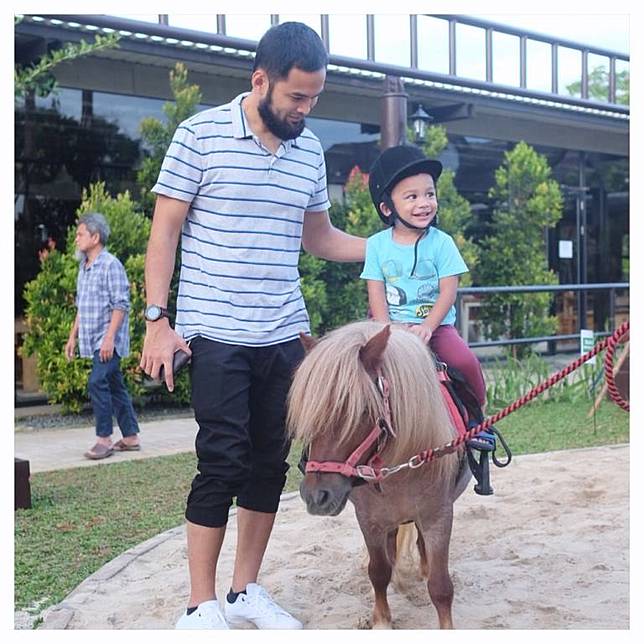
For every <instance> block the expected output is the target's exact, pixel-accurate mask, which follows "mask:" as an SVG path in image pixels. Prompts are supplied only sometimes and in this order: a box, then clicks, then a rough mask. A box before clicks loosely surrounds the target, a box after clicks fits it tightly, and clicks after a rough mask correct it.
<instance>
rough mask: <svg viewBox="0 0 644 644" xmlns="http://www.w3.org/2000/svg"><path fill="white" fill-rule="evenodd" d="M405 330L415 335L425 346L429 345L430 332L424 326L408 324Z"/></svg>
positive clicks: (427, 327)
mask: <svg viewBox="0 0 644 644" xmlns="http://www.w3.org/2000/svg"><path fill="white" fill-rule="evenodd" d="M407 329H408V330H409V331H411V332H412V333H413V334H414V335H417V336H418V337H419V338H420V339H421V340H422V341H423V342H424V343H425V344H429V341H430V339H431V337H432V330H431V329H430V328H429V326H427V325H426V324H409V325H407Z"/></svg>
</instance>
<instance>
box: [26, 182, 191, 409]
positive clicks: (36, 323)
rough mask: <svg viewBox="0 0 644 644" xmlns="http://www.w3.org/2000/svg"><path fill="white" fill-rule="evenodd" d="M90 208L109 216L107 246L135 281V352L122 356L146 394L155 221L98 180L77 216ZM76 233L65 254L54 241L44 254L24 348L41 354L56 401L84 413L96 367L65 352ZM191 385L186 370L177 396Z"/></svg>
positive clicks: (32, 288)
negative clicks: (147, 279) (143, 365)
mask: <svg viewBox="0 0 644 644" xmlns="http://www.w3.org/2000/svg"><path fill="white" fill-rule="evenodd" d="M88 212H100V213H102V214H104V215H105V217H106V219H107V221H108V223H109V225H110V229H111V234H110V238H109V240H108V245H107V248H108V250H109V252H110V253H112V254H113V255H115V256H116V257H118V258H119V259H120V260H121V262H123V265H124V267H125V271H126V273H127V276H128V280H129V282H130V304H131V307H130V317H129V320H130V355H129V357H127V358H125V359H124V360H122V363H121V366H122V369H123V373H124V376H125V381H126V384H127V386H128V388H129V389H130V391H131V392H132V394H133V395H134V396H142V395H144V394H147V393H148V392H149V391H150V389H149V388H148V387H146V386H144V376H143V374H142V373H141V371H140V370H139V369H138V364H139V360H140V356H141V348H142V344H143V337H144V334H145V322H144V319H143V310H144V307H145V293H144V281H143V272H144V262H145V249H146V245H147V241H148V237H149V235H150V221H149V220H148V219H147V218H146V217H144V216H143V215H142V214H141V213H140V212H138V211H137V209H136V206H135V204H134V202H133V201H132V199H131V198H130V195H129V194H128V193H127V192H126V193H125V194H119V195H117V196H116V197H114V198H113V197H111V196H110V195H108V194H107V192H106V191H105V185H104V184H103V183H96V184H93V185H91V186H90V188H89V191H83V199H82V202H81V205H80V206H79V208H78V211H77V215H78V217H80V216H82V215H83V214H86V213H88ZM75 234H76V227H75V226H72V227H70V229H69V230H68V232H67V241H66V243H67V246H66V250H65V251H64V252H61V251H60V250H57V249H56V248H54V247H53V245H52V246H51V247H50V248H49V249H48V250H46V251H44V252H43V253H41V257H40V259H41V269H40V273H39V274H38V276H37V277H36V278H35V279H34V280H32V281H31V282H29V283H28V284H27V285H26V287H25V300H26V302H27V309H26V321H27V328H28V332H27V335H26V338H25V343H24V346H23V352H24V353H25V354H26V355H35V356H36V365H37V370H38V377H39V378H40V382H41V385H42V388H43V390H44V391H45V393H46V394H47V395H48V397H49V400H50V401H51V402H54V403H60V404H62V406H63V409H64V411H66V412H78V411H80V409H81V407H82V406H83V404H84V403H85V402H86V401H87V399H88V398H87V380H88V377H89V373H90V370H91V360H90V359H82V358H80V359H79V358H77V359H75V360H72V361H71V362H68V361H67V359H66V358H65V355H64V348H65V343H66V342H67V338H68V337H69V331H70V329H71V326H72V324H73V321H74V318H75V316H76V307H75V305H74V300H75V294H76V277H77V274H78V261H77V260H76V258H75V256H74V251H75V244H74V238H75ZM188 388H189V386H188V384H187V375H186V374H182V375H181V377H180V378H179V379H178V382H177V389H176V393H175V394H173V400H180V401H182V402H186V401H187V400H188V399H189V398H187V391H188ZM163 392H165V388H163V389H161V388H159V390H157V393H158V395H161V396H164V395H167V394H164V393H163Z"/></svg>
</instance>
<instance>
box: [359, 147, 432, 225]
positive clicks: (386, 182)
mask: <svg viewBox="0 0 644 644" xmlns="http://www.w3.org/2000/svg"><path fill="white" fill-rule="evenodd" d="M442 171H443V164H442V163H441V162H440V161H436V160H434V159H428V158H427V157H426V156H425V155H424V154H423V152H422V150H421V149H420V148H417V147H416V146H414V145H397V146H395V147H393V148H387V149H386V150H385V151H384V152H382V153H381V154H380V156H379V157H378V158H377V159H376V160H375V162H374V164H373V165H372V166H371V170H370V171H369V192H370V193H371V199H372V201H373V205H374V206H375V207H376V211H377V212H378V215H379V216H380V219H382V221H383V222H384V223H385V225H387V226H391V225H392V224H393V221H392V218H391V217H387V216H386V215H384V214H383V213H382V212H381V211H380V204H381V203H382V202H383V201H386V198H385V197H387V196H389V195H390V194H391V190H392V188H393V187H394V186H395V185H396V184H397V183H398V182H399V181H401V180H402V179H405V178H407V177H411V176H413V175H415V174H423V173H426V174H429V175H431V177H432V178H433V179H434V184H436V182H437V181H438V177H440V176H441V172H442Z"/></svg>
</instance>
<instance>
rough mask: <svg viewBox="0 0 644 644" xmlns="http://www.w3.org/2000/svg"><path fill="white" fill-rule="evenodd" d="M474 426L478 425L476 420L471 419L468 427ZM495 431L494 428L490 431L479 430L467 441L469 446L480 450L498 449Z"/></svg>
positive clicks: (491, 450)
mask: <svg viewBox="0 0 644 644" xmlns="http://www.w3.org/2000/svg"><path fill="white" fill-rule="evenodd" d="M474 426H476V422H475V421H470V422H469V427H468V429H471V428H472V427H474ZM493 432H494V429H492V431H490V432H486V431H482V432H479V433H478V434H477V435H476V436H474V437H472V438H470V440H468V441H467V446H468V447H469V448H470V449H475V450H478V451H479V452H494V450H496V436H495V435H494V433H493Z"/></svg>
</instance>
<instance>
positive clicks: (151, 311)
mask: <svg viewBox="0 0 644 644" xmlns="http://www.w3.org/2000/svg"><path fill="white" fill-rule="evenodd" d="M145 317H146V318H147V319H148V320H150V321H152V322H153V321H154V320H158V319H159V318H160V317H161V308H160V307H158V306H155V305H154V304H153V305H152V306H148V308H147V309H146V311H145Z"/></svg>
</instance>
